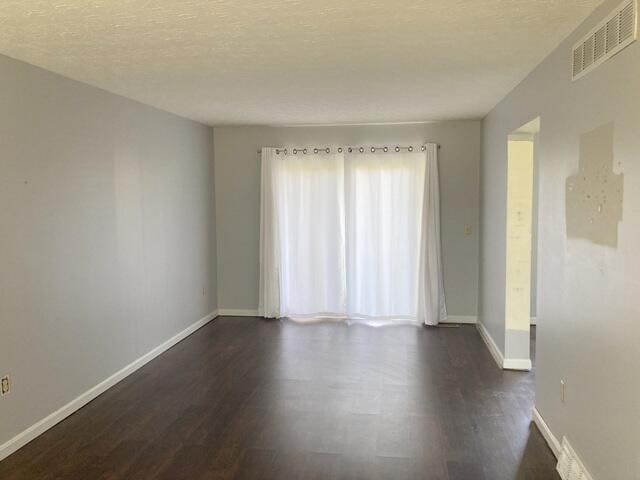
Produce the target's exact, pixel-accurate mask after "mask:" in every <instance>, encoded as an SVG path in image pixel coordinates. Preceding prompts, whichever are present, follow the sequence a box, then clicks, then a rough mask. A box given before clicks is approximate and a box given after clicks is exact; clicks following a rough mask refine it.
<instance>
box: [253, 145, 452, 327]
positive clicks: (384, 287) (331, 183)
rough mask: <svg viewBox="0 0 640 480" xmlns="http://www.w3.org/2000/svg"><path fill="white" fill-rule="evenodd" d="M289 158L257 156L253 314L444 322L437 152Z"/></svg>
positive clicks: (269, 151) (265, 152)
mask: <svg viewBox="0 0 640 480" xmlns="http://www.w3.org/2000/svg"><path fill="white" fill-rule="evenodd" d="M314 150H315V149H314ZM349 150H352V152H351V153H342V152H343V151H345V152H349ZM416 150H420V149H416ZM308 151H311V149H308ZM293 152H294V150H292V149H286V150H284V149H274V148H263V149H262V175H261V217H260V221H261V225H260V307H259V308H260V314H261V315H263V316H265V317H291V318H326V317H338V318H356V319H357V318H363V319H369V320H384V321H393V320H405V321H407V320H408V321H415V322H420V323H426V324H430V325H435V324H437V323H438V322H439V321H441V320H443V319H445V318H446V307H445V298H444V288H443V282H442V263H441V258H440V232H439V227H440V220H439V201H438V196H439V194H438V166H437V147H436V145H433V144H429V145H426V146H425V147H424V149H421V150H420V151H417V152H384V153H383V152H377V151H376V152H372V153H363V152H360V151H358V150H353V149H347V148H340V149H336V148H332V149H330V152H329V153H326V152H325V151H324V150H322V151H321V153H314V154H304V153H303V152H302V151H299V150H298V151H296V153H293Z"/></svg>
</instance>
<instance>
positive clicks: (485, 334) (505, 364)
mask: <svg viewBox="0 0 640 480" xmlns="http://www.w3.org/2000/svg"><path fill="white" fill-rule="evenodd" d="M476 328H477V329H478V332H480V336H481V337H482V340H484V343H485V344H486V345H487V348H488V349H489V352H490V353H491V356H492V357H493V359H494V360H495V361H496V363H497V364H498V366H499V367H500V368H501V369H503V370H524V371H529V370H531V367H532V365H531V359H528V358H504V355H503V354H502V352H501V351H500V349H499V348H498V345H496V342H495V341H494V340H493V337H491V334H490V333H489V331H488V330H487V328H486V327H485V326H484V325H483V324H482V322H477V323H476Z"/></svg>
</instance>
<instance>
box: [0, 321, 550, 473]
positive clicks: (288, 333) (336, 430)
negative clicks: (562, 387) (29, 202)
mask: <svg viewBox="0 0 640 480" xmlns="http://www.w3.org/2000/svg"><path fill="white" fill-rule="evenodd" d="M532 348H533V345H532ZM534 375H535V373H534V372H528V373H526V372H506V371H501V370H499V369H498V368H497V367H496V365H495V363H494V361H493V358H492V357H491V355H490V354H489V352H488V351H487V349H486V347H485V346H484V344H483V342H482V339H481V338H480V336H479V334H478V332H477V331H476V329H475V328H474V327H473V326H463V327H461V328H442V329H439V328H420V327H413V326H408V325H403V326H393V327H382V328H372V327H369V326H365V325H358V324H355V325H346V324H341V323H316V324H310V325H301V324H297V323H293V322H288V321H267V320H261V319H256V318H229V317H226V318H225V317H221V318H218V319H217V320H216V321H215V322H212V323H210V324H209V325H207V326H205V327H203V328H202V329H200V330H199V331H197V332H196V333H194V334H193V335H191V336H190V337H188V338H187V339H185V340H184V341H182V342H180V343H179V344H178V345H176V346H175V347H173V348H171V349H170V350H168V351H167V352H165V353H164V354H162V355H161V356H160V357H158V358H157V359H155V360H153V361H152V362H150V363H149V364H147V365H145V366H144V367H143V368H142V369H140V370H138V371H137V372H135V373H134V374H133V375H131V376H129V377H128V378H126V379H125V380H123V381H122V382H120V383H119V384H118V385H116V386H114V387H113V388H111V389H110V390H108V391H107V392H105V393H104V394H103V395H101V396H100V397H98V398H96V399H95V400H94V401H92V402H91V403H89V404H88V405H86V406H85V407H84V408H82V409H80V410H79V411H78V412H76V413H75V414H73V415H72V416H70V417H69V418H68V419H66V420H64V421H63V422H61V423H60V424H58V425H57V426H55V427H54V428H52V429H50V430H49V431H47V432H46V433H44V434H43V435H41V436H40V437H38V438H37V439H35V440H34V441H32V442H31V443H29V444H28V445H26V446H25V447H24V448H22V449H21V450H19V451H18V452H16V453H15V454H13V455H11V456H10V457H8V458H7V459H5V460H4V461H2V462H0V479H11V480H13V479H37V480H48V479H52V480H53V479H56V480H57V479H65V480H73V479H81V480H89V479H91V480H92V479H100V480H117V479H155V480H165V479H181V478H185V479H190V480H199V479H225V480H227V479H229V480H231V479H268V478H273V479H284V478H301V479H367V480H371V479H394V480H395V479H434V480H458V479H461V480H482V479H487V480H502V479H504V480H523V479H525V480H536V479H539V480H556V479H557V478H558V477H557V475H556V473H555V470H554V466H555V459H554V457H553V455H552V453H551V452H550V450H549V449H548V447H547V445H546V444H545V442H544V439H543V438H542V437H541V435H540V434H539V432H538V431H537V429H536V428H532V427H531V410H532V408H533V400H534V390H533V388H534V387H533V380H534Z"/></svg>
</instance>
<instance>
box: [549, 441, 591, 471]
mask: <svg viewBox="0 0 640 480" xmlns="http://www.w3.org/2000/svg"><path fill="white" fill-rule="evenodd" d="M556 470H557V471H558V473H559V474H560V478H562V480H592V478H591V475H589V472H587V469H586V468H584V465H583V464H582V462H581V461H580V459H579V458H578V456H577V455H576V452H575V451H574V450H573V448H571V445H570V444H569V441H568V440H567V437H562V449H561V450H560V456H559V457H558V465H557V466H556Z"/></svg>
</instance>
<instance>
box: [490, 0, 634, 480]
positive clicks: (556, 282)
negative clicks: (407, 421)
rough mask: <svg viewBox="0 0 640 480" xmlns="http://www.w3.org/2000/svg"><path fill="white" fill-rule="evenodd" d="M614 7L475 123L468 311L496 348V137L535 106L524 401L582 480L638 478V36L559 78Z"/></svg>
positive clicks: (501, 204) (600, 12) (502, 209)
mask: <svg viewBox="0 0 640 480" xmlns="http://www.w3.org/2000/svg"><path fill="white" fill-rule="evenodd" d="M618 3H619V2H618V0H612V1H605V2H604V3H603V5H602V6H601V7H599V8H598V9H597V10H596V11H595V12H594V14H593V15H592V16H591V17H590V18H589V19H588V20H587V21H586V22H585V23H584V24H583V25H581V26H580V27H579V28H578V29H577V30H576V31H575V32H574V33H573V34H572V35H571V36H570V37H569V38H567V39H566V40H565V41H564V42H563V43H562V44H561V45H560V46H559V47H558V48H557V49H556V50H555V51H554V52H553V53H552V54H551V55H550V56H549V57H547V58H546V59H545V60H544V61H543V62H542V63H541V64H540V65H539V66H538V67H537V68H536V69H535V70H534V71H533V72H531V74H530V75H529V76H528V77H527V78H526V79H525V80H524V81H523V82H522V83H521V84H520V85H518V86H517V87H516V88H515V89H514V90H513V91H512V92H511V93H510V94H509V95H508V96H507V97H506V98H505V99H504V100H503V101H502V102H500V103H499V104H498V105H497V106H496V107H495V108H494V109H493V110H492V111H491V113H490V114H489V115H488V116H487V117H486V118H485V119H484V121H483V154H482V157H483V158H482V166H481V197H482V209H481V225H482V233H481V252H480V259H481V261H480V295H479V303H480V305H479V310H480V311H479V316H480V320H481V321H482V322H483V323H484V325H485V326H486V328H487V329H488V331H489V332H490V334H491V335H492V336H493V338H494V340H495V341H496V343H497V344H498V346H499V347H500V348H501V349H503V352H504V337H505V307H504V306H505V276H506V275H505V273H506V262H505V258H506V255H505V252H506V241H505V239H506V235H505V231H506V219H507V212H506V196H507V188H506V187H507V136H508V134H509V133H510V132H511V131H513V130H514V129H516V128H518V127H519V126H520V125H522V124H524V123H526V122H528V121H530V120H531V119H533V118H535V117H537V116H540V117H541V130H540V134H539V145H538V146H539V152H538V153H539V155H538V158H539V205H538V207H539V218H538V236H539V239H538V264H539V266H538V275H539V282H538V287H539V288H538V311H537V316H538V319H539V322H538V328H537V330H538V332H537V339H538V340H537V347H536V349H537V352H536V365H535V369H536V407H537V408H538V410H539V412H540V413H541V415H542V417H543V418H544V419H545V421H546V422H547V424H548V425H549V427H550V429H551V430H552V432H553V434H554V435H555V436H556V437H558V438H562V437H563V436H567V437H568V439H569V440H570V442H571V443H572V445H573V447H574V448H575V449H576V451H577V453H578V454H579V455H580V457H581V458H582V460H584V463H585V464H586V466H587V468H588V470H589V471H590V473H591V474H592V476H593V478H594V479H616V480H630V479H635V480H637V479H640V409H639V408H638V405H640V275H638V272H640V86H639V81H638V79H640V42H636V43H634V44H632V45H631V46H629V47H628V48H626V49H625V50H623V51H622V52H620V53H619V54H617V55H615V56H614V57H613V58H611V59H610V60H608V61H607V62H605V63H604V64H603V65H601V66H599V67H598V68H596V69H595V70H594V71H592V72H591V73H589V74H587V75H586V76H585V77H583V78H581V79H580V80H578V81H576V82H572V81H571V77H570V73H571V69H570V62H571V48H572V46H573V45H574V43H575V42H576V41H577V40H578V39H579V38H580V37H581V36H582V35H584V34H586V33H587V32H588V31H589V30H590V29H591V28H593V27H594V26H595V25H596V23H597V22H598V21H599V20H601V19H602V18H603V17H604V16H605V15H606V14H607V13H608V12H609V11H611V10H612V9H613V8H614V7H615V6H617V5H618ZM603 126H606V127H603ZM600 128H607V129H609V130H608V132H604V133H603V132H599V131H598V129H600ZM594 132H596V133H594ZM594 135H595V137H596V138H594V137H593V136H594ZM607 135H611V136H612V137H611V139H609V138H605V137H607ZM592 163H593V164H592ZM594 165H595V166H594ZM580 174H582V175H583V176H584V175H586V176H587V178H586V179H584V180H583V182H584V184H583V185H581V186H579V185H578V183H577V180H576V175H580ZM572 179H573V180H572ZM605 179H606V181H607V184H606V185H608V186H605V183H604V180H605ZM569 185H573V188H574V192H577V189H578V188H580V192H579V195H583V196H584V195H586V194H587V193H588V194H591V195H596V194H597V195H601V194H603V193H602V192H603V190H604V191H605V194H606V204H604V197H602V198H601V199H598V200H597V201H596V200H595V199H594V201H593V202H592V201H591V200H592V199H589V202H585V203H584V204H582V205H579V202H578V199H577V198H572V195H573V194H572V193H570V194H569V195H567V188H568V186H569ZM618 186H619V187H620V190H619V196H617V195H618V194H617V193H616V192H617V190H616V188H617V187H618ZM611 188H613V190H611ZM598 192H599V193H598ZM576 195H578V193H576ZM601 203H602V207H601V208H602V211H601V212H598V205H599V204H601ZM594 207H595V209H594ZM587 212H589V215H586V213H587ZM590 215H591V216H593V215H596V216H595V217H593V222H594V223H593V227H589V226H588V225H586V224H585V223H584V222H585V219H586V221H587V222H589V218H592V217H591V216H590ZM597 215H600V217H597ZM587 227H588V228H587ZM561 379H563V380H565V382H566V400H565V402H564V403H563V402H562V401H561V398H560V380H561Z"/></svg>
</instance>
